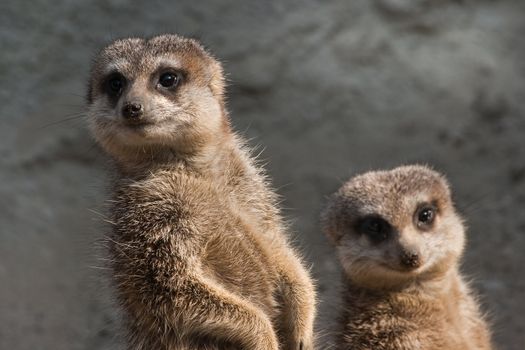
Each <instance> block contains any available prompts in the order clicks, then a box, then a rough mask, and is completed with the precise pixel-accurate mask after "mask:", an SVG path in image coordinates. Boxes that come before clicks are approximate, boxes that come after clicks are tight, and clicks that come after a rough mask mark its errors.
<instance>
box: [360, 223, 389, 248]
mask: <svg viewBox="0 0 525 350" xmlns="http://www.w3.org/2000/svg"><path fill="white" fill-rule="evenodd" d="M357 230H358V231H359V232H360V233H362V234H364V235H366V236H367V237H368V238H370V240H371V241H372V242H374V243H379V242H382V241H384V240H386V239H387V238H388V236H389V233H390V224H389V223H388V222H387V221H385V220H384V219H382V218H380V217H375V216H369V217H365V218H363V219H361V220H360V221H359V223H358V226H357Z"/></svg>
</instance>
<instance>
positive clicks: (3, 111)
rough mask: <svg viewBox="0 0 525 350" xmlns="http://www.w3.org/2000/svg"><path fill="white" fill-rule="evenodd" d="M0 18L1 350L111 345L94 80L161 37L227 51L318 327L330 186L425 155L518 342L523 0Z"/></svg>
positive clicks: (24, 7)
mask: <svg viewBox="0 0 525 350" xmlns="http://www.w3.org/2000/svg"><path fill="white" fill-rule="evenodd" d="M0 29H1V30H0V47H1V53H0V77H1V85H0V102H1V104H0V106H1V107H0V349H6V350H7V349H20V350H25V349H32V350H35V349H55V350H62V349H64V350H65V349H67V350H72V349H73V350H74V349H116V348H118V346H117V345H115V344H117V343H119V338H118V336H116V332H117V329H118V323H119V322H118V315H117V313H116V311H115V310H114V309H113V308H112V306H111V298H110V295H111V293H110V292H109V291H108V290H107V288H106V286H107V281H105V280H104V279H103V278H102V277H101V276H103V275H104V273H105V271H104V270H102V269H100V267H102V266H103V262H102V261H100V260H98V259H97V258H96V256H97V251H98V250H97V248H96V242H97V240H98V239H100V237H101V236H102V235H103V227H104V225H103V222H102V221H103V220H102V218H103V214H104V212H105V207H104V200H105V198H106V193H107V184H108V181H107V178H108V174H107V171H106V169H107V161H106V159H105V158H104V157H103V156H102V155H101V154H100V152H99V151H98V149H97V148H96V147H95V146H94V143H93V141H92V140H91V138H90V137H89V135H88V133H87V130H86V127H85V120H84V119H83V110H84V99H83V98H84V94H85V82H86V78H87V75H88V69H89V64H90V60H91V58H92V57H93V55H94V53H95V52H96V50H97V49H99V48H100V47H101V46H102V45H104V44H105V43H107V42H109V41H111V40H112V39H114V38H119V37H123V36H132V35H139V36H144V35H152V34H157V33H163V32H177V33H181V34H185V35H190V36H193V37H197V38H200V39H201V40H202V41H203V42H204V43H205V44H206V45H207V46H208V47H209V48H210V49H211V50H212V51H213V52H215V53H216V55H217V56H218V57H220V58H221V59H222V60H223V62H224V65H225V69H226V71H227V72H228V75H229V81H230V87H229V108H230V111H231V114H232V119H233V121H234V124H235V126H236V128H237V130H238V131H239V132H240V133H242V134H244V135H245V136H246V137H248V138H251V143H252V144H253V145H254V146H257V145H260V146H261V147H263V148H264V152H263V153H262V157H263V158H264V159H266V160H267V161H268V166H267V167H268V169H269V173H270V174H271V176H272V177H273V179H274V183H275V187H276V188H278V191H279V193H280V194H281V195H282V196H283V198H284V202H283V206H284V207H285V214H286V216H287V217H288V218H289V219H290V220H291V221H292V223H293V228H294V231H295V237H296V241H297V243H298V244H299V245H300V246H301V247H302V248H303V250H304V252H305V254H306V256H307V257H308V261H309V262H310V263H311V264H312V271H313V274H314V275H315V277H316V278H317V279H318V286H319V292H320V300H321V304H320V312H319V314H320V315H319V320H320V322H319V327H318V328H319V330H320V331H321V333H323V334H325V335H327V338H329V335H330V327H331V325H330V324H331V320H333V318H334V314H336V313H337V300H338V298H337V295H338V283H339V269H338V265H337V262H336V261H335V260H334V254H333V250H332V249H331V248H330V247H329V246H328V244H327V242H326V240H325V238H324V237H323V236H322V234H321V233H320V231H319V227H318V213H319V210H320V208H321V206H322V204H323V203H324V201H325V196H326V195H328V194H329V193H331V192H333V191H335V190H336V189H337V188H338V187H339V185H340V184H341V183H342V181H344V180H345V179H346V178H348V177H349V176H350V175H352V174H354V173H356V172H359V171H363V170H367V169H372V168H384V167H391V166H395V165H397V164H400V163H408V162H424V163H429V164H433V165H434V166H435V167H436V168H437V169H439V170H441V171H443V172H445V173H446V174H448V176H449V178H450V180H451V183H452V184H453V188H454V191H455V195H456V202H457V204H458V206H459V208H460V209H461V211H462V212H463V213H464V215H465V217H466V218H467V220H468V223H469V227H470V228H469V244H468V248H467V253H466V258H465V263H464V270H465V272H466V273H467V274H468V276H471V277H472V280H473V284H474V286H475V287H476V288H477V289H478V290H479V292H480V293H481V295H482V299H481V300H482V301H483V305H484V308H485V310H486V311H487V312H488V314H489V316H490V319H491V320H492V322H493V324H494V336H495V340H496V342H497V343H498V344H499V345H500V346H501V348H502V349H515V350H518V349H523V346H524V344H525V303H524V296H525V295H524V294H525V280H524V279H523V276H524V273H523V271H522V270H521V269H522V268H523V266H524V265H525V255H524V254H523V251H524V250H525V235H524V232H525V216H524V215H523V210H524V204H525V138H524V135H525V104H524V103H523V101H524V100H525V40H524V39H523V38H524V36H525V2H523V1H521V0H515V1H512V0H501V1H497V0H477V1H474V0H472V1H469V0H455V1H454V0H354V1H343V0H338V1H335V0H334V1H321V0H317V1H315V0H304V1H299V0H288V1H241V0H237V1H235V0H230V1H186V0H181V1H149V2H146V1H143V2H132V1H128V0H110V1H103V0H92V1H74V0H57V1H44V0H37V1H14V0H8V1H4V2H2V3H1V4H0ZM323 342H324V341H323ZM326 344H327V343H326Z"/></svg>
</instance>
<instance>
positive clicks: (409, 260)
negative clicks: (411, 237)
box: [401, 252, 421, 269]
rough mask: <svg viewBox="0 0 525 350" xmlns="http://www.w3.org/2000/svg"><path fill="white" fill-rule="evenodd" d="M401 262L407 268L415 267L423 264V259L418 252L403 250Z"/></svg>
mask: <svg viewBox="0 0 525 350" xmlns="http://www.w3.org/2000/svg"><path fill="white" fill-rule="evenodd" d="M401 263H402V264H403V265H404V266H405V267H407V268H411V269H415V268H417V267H419V266H420V265H421V259H420V258H419V254H418V253H414V252H403V253H402V254H401Z"/></svg>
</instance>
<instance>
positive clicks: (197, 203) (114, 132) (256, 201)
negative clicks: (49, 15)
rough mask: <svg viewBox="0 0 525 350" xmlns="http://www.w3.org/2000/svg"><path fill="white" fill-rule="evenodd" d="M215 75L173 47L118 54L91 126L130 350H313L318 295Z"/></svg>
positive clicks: (98, 63)
mask: <svg viewBox="0 0 525 350" xmlns="http://www.w3.org/2000/svg"><path fill="white" fill-rule="evenodd" d="M223 94H224V79H223V73H222V68H221V66H220V64H219V63H218V62H217V61H216V60H215V59H214V58H213V57H212V56H211V55H210V54H209V53H207V52H206V51H205V50H204V49H203V48H202V46H201V45H200V44H199V43H198V42H196V41H195V40H191V39H185V38H182V37H180V36H176V35H162V36H157V37H154V38H151V39H149V40H144V39H135V38H133V39H124V40H118V41H115V42H114V43H112V44H111V45H109V46H107V47H106V48H104V49H103V50H102V52H101V53H100V54H99V55H98V57H97V58H96V60H95V62H94V66H93V68H92V73H91V78H90V84H89V93H88V111H89V112H88V114H89V121H90V127H91V130H92V132H93V135H94V137H95V138H96V140H97V141H98V143H99V144H100V145H101V146H102V147H103V148H104V149H105V151H106V152H107V153H108V154H109V155H111V156H112V158H114V160H115V163H116V167H117V177H116V180H115V187H114V195H113V201H112V218H111V219H112V220H111V221H112V222H113V225H114V227H113V234H112V236H111V239H110V244H111V246H110V250H111V254H112V260H113V263H112V267H113V271H114V273H113V275H114V278H115V281H116V286H117V290H118V298H119V300H120V303H121V304H122V306H123V309H124V311H125V314H126V320H127V329H128V330H129V332H128V333H129V344H130V347H129V348H130V349H135V350H139V349H141V350H146V349H147V350H151V349H159V350H162V349H165V350H167V349H170V350H173V349H225V348H235V349H250V350H251V349H254V350H277V349H290V350H292V349H293V350H299V349H305V350H306V349H312V348H313V345H312V342H313V339H312V338H313V335H312V332H313V330H312V328H313V321H314V309H315V293H314V288H313V285H312V281H311V279H310V277H309V274H308V272H307V270H306V269H305V268H304V267H303V264H302V262H301V259H300V258H299V256H298V254H297V253H296V252H295V251H294V249H292V248H291V246H290V244H289V243H288V239H287V237H286V228H285V225H284V224H283V222H282V219H281V216H280V214H279V210H278V209H277V204H276V195H275V194H274V192H273V191H272V190H271V189H270V188H269V185H268V183H267V180H266V178H265V176H264V175H263V173H262V170H261V169H260V168H259V167H257V166H256V165H255V163H254V161H253V160H252V158H251V157H250V155H249V153H248V151H247V149H246V147H245V146H244V142H243V141H242V140H241V139H240V138H239V137H238V136H237V135H236V134H235V133H234V132H232V130H231V128H230V122H229V118H228V115H227V112H226V109H225V105H224V97H223Z"/></svg>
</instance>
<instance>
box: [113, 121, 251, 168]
mask: <svg viewBox="0 0 525 350" xmlns="http://www.w3.org/2000/svg"><path fill="white" fill-rule="evenodd" d="M241 148H242V147H241V144H240V141H239V140H238V139H237V138H236V137H235V135H234V133H233V132H232V131H230V130H225V131H224V132H223V133H221V135H213V137H210V138H208V139H207V140H206V141H205V142H200V143H198V144H197V145H194V146H193V147H192V148H191V149H190V150H188V149H186V150H182V149H181V147H177V146H170V145H154V146H144V147H141V148H135V149H133V150H130V151H128V152H126V155H125V157H121V158H118V157H117V159H116V164H117V168H118V171H119V173H120V174H121V175H122V176H123V177H127V178H141V177H143V176H146V175H148V174H150V173H152V172H155V171H156V170H162V169H188V170H190V171H191V172H193V173H195V174H199V175H202V176H219V175H221V174H223V173H224V172H225V171H226V169H224V168H225V167H226V166H228V165H229V164H231V162H232V161H234V159H232V158H240V157H242V155H241V153H242V149H241Z"/></svg>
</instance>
